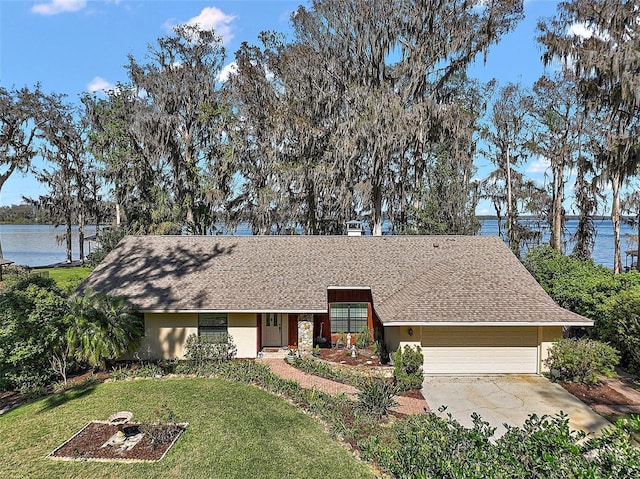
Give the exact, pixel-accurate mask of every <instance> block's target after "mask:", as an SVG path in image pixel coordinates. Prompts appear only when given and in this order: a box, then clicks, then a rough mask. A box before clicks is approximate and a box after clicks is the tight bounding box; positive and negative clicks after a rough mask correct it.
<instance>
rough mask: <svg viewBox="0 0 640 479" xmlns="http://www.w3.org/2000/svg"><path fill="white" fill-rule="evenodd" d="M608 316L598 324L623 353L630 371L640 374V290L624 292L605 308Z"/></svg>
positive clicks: (613, 298) (611, 300)
mask: <svg viewBox="0 0 640 479" xmlns="http://www.w3.org/2000/svg"><path fill="white" fill-rule="evenodd" d="M605 311H606V315H605V316H604V318H602V319H601V321H600V322H599V323H598V324H597V326H598V327H599V328H601V329H602V331H604V332H606V335H607V338H608V339H609V341H611V342H612V343H613V344H615V346H616V347H617V348H618V349H619V350H620V352H621V353H622V359H623V362H624V364H625V366H627V367H628V368H629V369H631V370H633V371H635V372H636V373H640V288H633V289H628V290H626V291H623V292H621V293H619V294H617V295H616V296H614V297H612V298H611V299H610V300H609V301H608V302H607V304H606V306H605Z"/></svg>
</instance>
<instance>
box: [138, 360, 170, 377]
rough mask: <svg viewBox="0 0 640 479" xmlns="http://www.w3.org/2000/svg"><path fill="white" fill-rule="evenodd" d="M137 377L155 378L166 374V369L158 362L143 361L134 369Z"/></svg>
mask: <svg viewBox="0 0 640 479" xmlns="http://www.w3.org/2000/svg"><path fill="white" fill-rule="evenodd" d="M132 373H133V376H134V377H136V378H155V377H156V376H164V371H163V370H162V368H161V367H160V366H159V365H158V364H156V363H142V364H141V365H140V367H138V368H137V369H135V370H133V371H132Z"/></svg>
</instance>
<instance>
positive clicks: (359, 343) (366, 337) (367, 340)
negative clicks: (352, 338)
mask: <svg viewBox="0 0 640 479" xmlns="http://www.w3.org/2000/svg"><path fill="white" fill-rule="evenodd" d="M370 345H371V330H370V329H369V328H366V327H365V328H362V331H360V332H359V333H358V335H357V336H356V348H359V349H365V348H367V347H369V346H370Z"/></svg>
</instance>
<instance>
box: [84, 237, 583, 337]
mask: <svg viewBox="0 0 640 479" xmlns="http://www.w3.org/2000/svg"><path fill="white" fill-rule="evenodd" d="M330 286H336V287H348V286H353V287H357V286H359V287H370V288H371V292H372V296H373V301H374V308H375V310H376V312H377V313H378V316H379V317H380V319H381V320H382V322H383V324H390V323H402V324H409V323H415V324H419V323H422V324H424V323H463V324H471V323H500V324H502V323H517V324H531V323H540V324H547V323H558V324H590V321H588V320H587V319H586V318H583V317H582V316H579V315H577V314H574V313H571V312H569V311H567V310H565V309H562V308H560V307H559V306H558V305H557V304H555V303H554V302H553V300H552V299H551V298H550V297H549V296H548V295H547V294H546V293H545V292H544V290H543V289H542V288H541V287H540V286H539V285H538V283H537V282H536V281H535V279H534V278H533V277H532V276H531V275H530V274H529V272H528V271H527V270H526V269H525V268H524V266H522V264H521V263H520V262H519V261H518V259H517V258H516V257H515V256H514V255H513V254H512V253H511V252H510V251H509V249H508V248H507V247H506V246H505V245H504V243H503V242H502V241H501V240H500V239H499V238H497V237H490V236H383V237H370V236H363V237H347V236H128V237H126V238H125V239H124V240H123V241H122V242H121V243H120V244H119V245H118V246H117V247H116V248H115V249H114V250H113V251H112V252H111V253H110V254H109V255H108V256H107V258H106V259H105V260H104V261H103V262H102V263H101V264H100V265H99V266H98V267H97V268H96V269H95V270H94V272H93V273H92V274H91V276H90V277H89V278H88V279H87V281H86V282H85V283H84V284H83V288H86V287H90V288H92V289H93V290H95V291H101V292H105V293H109V294H112V295H118V296H119V295H122V296H126V297H127V298H128V300H129V301H130V302H131V304H132V305H134V306H136V307H137V308H139V309H140V310H142V311H251V312H255V311H274V312H275V311H290V312H303V311H326V310H327V288H328V287H330Z"/></svg>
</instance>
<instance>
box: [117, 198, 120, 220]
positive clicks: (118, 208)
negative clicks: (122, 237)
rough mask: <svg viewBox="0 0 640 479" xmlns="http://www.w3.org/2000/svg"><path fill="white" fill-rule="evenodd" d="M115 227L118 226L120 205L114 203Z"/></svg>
mask: <svg viewBox="0 0 640 479" xmlns="http://www.w3.org/2000/svg"><path fill="white" fill-rule="evenodd" d="M116 226H120V203H118V202H117V201H116Z"/></svg>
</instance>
